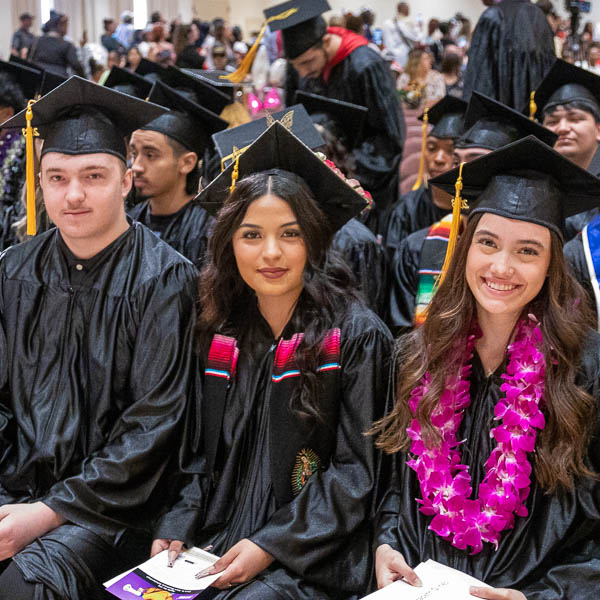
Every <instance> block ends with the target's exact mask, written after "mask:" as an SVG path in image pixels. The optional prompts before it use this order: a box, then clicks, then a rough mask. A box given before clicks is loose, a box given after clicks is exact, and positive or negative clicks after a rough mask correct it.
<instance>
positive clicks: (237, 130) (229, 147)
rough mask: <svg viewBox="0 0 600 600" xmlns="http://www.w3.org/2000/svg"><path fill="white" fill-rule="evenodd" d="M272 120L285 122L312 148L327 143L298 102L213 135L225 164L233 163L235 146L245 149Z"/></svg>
mask: <svg viewBox="0 0 600 600" xmlns="http://www.w3.org/2000/svg"><path fill="white" fill-rule="evenodd" d="M272 120H275V121H281V122H282V123H284V124H285V126H286V127H288V128H289V129H290V131H291V132H292V133H293V134H294V135H295V136H296V137H297V138H299V139H300V140H302V143H303V144H304V145H306V146H308V147H309V148H310V149H314V148H319V147H320V146H323V145H324V144H325V141H324V140H323V138H322V137H321V134H320V133H319V132H318V131H317V130H316V129H315V126H314V124H313V122H312V120H311V118H310V117H309V116H308V113H307V112H306V109H305V108H304V106H302V105H301V104H297V105H295V106H290V107H289V108H286V109H285V110H281V111H279V112H276V113H273V114H272V115H271V116H270V117H263V118H262V119H256V120H255V121H250V123H244V124H243V125H239V126H238V127H234V128H233V129H227V130H226V131H221V132H219V133H216V134H215V135H213V140H214V142H215V146H216V148H217V152H218V153H219V156H220V157H221V160H222V161H223V162H224V166H229V165H230V164H231V163H232V161H233V159H232V155H233V149H234V147H235V148H237V149H238V150H244V149H245V148H247V147H248V146H250V144H252V142H254V140H256V139H257V138H259V137H260V136H261V135H262V134H263V133H264V132H265V131H266V130H267V129H268V127H269V123H271V121H272Z"/></svg>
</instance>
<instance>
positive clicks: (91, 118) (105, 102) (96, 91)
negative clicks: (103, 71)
mask: <svg viewBox="0 0 600 600" xmlns="http://www.w3.org/2000/svg"><path fill="white" fill-rule="evenodd" d="M32 110H33V119H32V121H31V126H32V127H34V128H37V129H38V130H39V134H40V137H42V138H43V139H44V146H43V149H42V156H43V155H44V154H46V153H48V152H60V153H62V154H95V153H100V152H103V153H104V152H105V153H108V154H113V155H115V156H118V157H119V158H120V159H122V160H123V161H126V160H127V156H126V148H125V142H124V137H125V136H127V135H129V133H131V132H132V131H133V130H134V129H139V128H140V127H141V126H142V125H144V124H145V123H146V122H147V121H150V120H152V119H154V118H156V117H158V116H159V115H161V114H162V113H164V112H165V111H166V109H165V108H163V107H162V106H157V105H156V104H151V103H150V102H143V101H141V100H138V99H137V98H132V97H131V96H127V95H125V94H122V93H121V92H117V91H114V90H111V89H110V88H105V87H104V86H101V85H98V84H96V83H93V82H91V81H88V80H87V79H82V78H81V77H78V76H76V75H73V76H72V77H70V78H69V79H68V80H67V81H66V82H65V83H63V84H61V85H59V86H58V87H57V88H55V89H54V90H52V91H51V92H49V93H48V94H46V95H45V96H43V97H42V98H40V100H38V101H37V102H35V103H34V104H33V106H32ZM26 112H27V109H25V110H22V111H21V112H19V113H18V114H16V115H15V116H14V117H12V118H10V119H8V120H7V121H6V122H5V123H3V125H2V127H18V128H25V127H26V126H27V119H26Z"/></svg>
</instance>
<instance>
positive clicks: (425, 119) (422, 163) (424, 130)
mask: <svg viewBox="0 0 600 600" xmlns="http://www.w3.org/2000/svg"><path fill="white" fill-rule="evenodd" d="M428 124H429V108H426V109H425V110H424V112H423V125H422V126H421V130H422V136H423V137H422V141H421V159H420V160H419V175H418V176H417V181H415V184H414V185H413V186H412V191H413V192H414V191H415V190H418V189H419V188H420V187H421V184H422V183H423V175H424V174H425V145H426V144H427V125H428Z"/></svg>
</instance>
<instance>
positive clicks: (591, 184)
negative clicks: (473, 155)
mask: <svg viewBox="0 0 600 600" xmlns="http://www.w3.org/2000/svg"><path fill="white" fill-rule="evenodd" d="M431 183H432V184H434V185H438V186H439V187H441V188H442V189H445V190H446V191H454V190H455V191H456V197H455V206H456V207H457V208H456V210H455V211H454V212H455V214H454V217H455V218H454V220H455V221H456V222H457V221H458V218H459V217H460V209H461V205H462V208H463V209H466V208H470V209H471V210H470V214H469V218H468V223H467V226H466V230H465V231H464V233H463V235H461V237H460V240H459V241H458V243H457V244H456V251H455V252H454V254H452V249H450V250H449V255H448V256H447V265H445V268H444V270H443V275H442V280H441V282H440V283H439V289H438V291H437V293H436V295H435V296H434V298H433V300H432V303H431V305H430V306H429V309H428V313H427V319H426V321H425V323H424V325H423V326H422V327H420V328H418V329H416V330H415V331H414V332H412V333H411V334H409V335H408V336H406V337H405V338H401V340H400V343H399V346H400V352H399V356H398V363H397V364H398V376H397V385H398V391H397V401H396V404H395V406H394V408H393V409H392V411H391V412H390V413H389V415H388V416H387V417H385V418H384V419H382V420H381V421H379V422H378V423H376V424H375V426H374V428H373V430H372V432H373V433H376V434H378V437H377V445H378V446H379V447H380V448H382V449H384V450H385V451H386V452H387V453H388V454H392V455H393V457H392V458H393V461H394V463H395V464H394V468H393V470H392V472H393V476H392V481H391V482H390V484H389V486H388V487H387V492H386V494H385V496H384V498H383V501H382V502H381V504H380V508H379V512H378V515H377V524H376V537H375V546H374V547H375V550H376V575H377V583H378V586H379V587H384V586H385V585H387V584H389V583H391V582H392V581H395V580H397V579H402V578H404V579H405V580H407V581H408V582H409V583H411V584H413V585H419V580H418V577H417V576H416V574H415V573H414V571H413V570H412V568H414V567H416V566H417V564H419V563H420V562H423V561H426V560H427V559H434V560H436V561H438V562H441V563H444V564H446V565H448V566H450V567H453V568H456V569H458V570H461V571H463V572H465V573H467V574H469V575H472V576H473V577H476V578H477V579H480V580H482V581H484V582H486V583H487V584H489V585H491V586H493V587H492V588H490V589H487V588H486V589H483V588H472V589H471V594H472V595H473V596H474V597H480V598H489V599H492V600H496V599H509V600H513V599H514V600H523V598H527V599H528V600H534V599H535V600H542V599H543V600H550V599H554V598H556V599H558V598H577V599H578V600H579V599H587V598H590V599H591V598H596V597H597V591H598V585H599V582H600V542H599V540H600V482H599V479H598V476H597V473H598V472H599V471H600V454H599V453H598V436H599V423H598V398H599V397H600V388H599V385H600V337H599V336H598V334H597V333H596V332H594V331H592V330H591V328H590V327H589V324H590V323H592V322H593V321H592V319H593V317H592V316H591V315H590V312H589V307H588V305H587V303H586V300H585V298H584V292H583V290H582V289H581V288H580V287H579V286H578V284H577V283H576V282H575V280H574V279H573V277H572V276H571V274H570V272H569V271H568V268H567V267H566V265H565V262H564V259H563V255H562V245H563V238H562V229H563V227H564V219H565V218H566V217H568V216H569V215H571V214H575V213H578V212H581V211H583V210H587V209H589V208H591V207H592V206H593V205H597V203H598V197H599V196H598V194H599V192H600V180H598V179H596V178H595V177H593V176H591V175H589V174H588V173H586V172H585V171H583V170H582V169H580V168H578V167H576V166H575V165H574V164H573V163H570V162H569V161H567V160H565V159H564V158H562V157H561V156H560V155H558V154H557V153H556V152H555V151H554V150H552V149H550V148H549V147H545V146H544V145H543V144H542V143H540V142H539V141H537V140H536V139H534V138H533V137H532V136H530V137H529V138H525V139H524V140H521V141H519V142H516V143H514V144H511V145H509V146H506V147H505V148H504V149H501V150H498V151H496V152H494V153H492V154H489V155H487V156H485V157H482V158H481V159H478V160H476V161H474V162H472V163H469V164H468V165H466V166H465V167H464V169H463V168H462V165H461V167H460V168H459V169H456V170H454V171H451V172H448V173H446V174H444V175H441V176H440V177H438V178H436V179H434V180H432V181H431ZM461 192H462V197H461ZM467 202H468V203H469V205H468V206H467ZM451 238H452V236H451ZM451 241H452V240H451ZM449 247H450V248H451V247H452V243H450V244H449ZM444 275H445V277H444Z"/></svg>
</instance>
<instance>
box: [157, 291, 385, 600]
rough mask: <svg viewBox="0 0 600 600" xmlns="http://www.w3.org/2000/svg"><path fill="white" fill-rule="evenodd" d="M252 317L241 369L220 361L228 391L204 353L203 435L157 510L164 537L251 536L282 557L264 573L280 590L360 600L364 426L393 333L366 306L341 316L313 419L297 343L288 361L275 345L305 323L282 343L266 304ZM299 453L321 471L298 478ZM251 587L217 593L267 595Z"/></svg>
mask: <svg viewBox="0 0 600 600" xmlns="http://www.w3.org/2000/svg"><path fill="white" fill-rule="evenodd" d="M300 301H301V300H300ZM248 321H249V323H248V326H247V327H246V331H245V333H244V335H243V337H242V338H240V339H239V340H238V342H237V343H238V348H239V358H238V359H237V366H236V367H235V373H234V374H232V373H233V368H230V367H228V366H226V365H227V364H228V363H227V360H226V359H223V360H222V361H221V365H220V367H219V368H220V371H219V372H220V373H221V379H220V381H225V384H224V387H223V388H222V390H221V392H220V393H217V392H216V391H215V388H214V385H218V383H219V379H217V377H215V376H211V375H209V373H210V370H208V371H206V373H204V368H206V360H205V358H204V357H203V358H202V362H203V363H204V364H203V367H202V372H203V373H204V374H203V375H202V376H201V377H200V381H199V390H198V393H197V398H198V404H197V406H196V410H195V414H194V415H193V416H190V417H189V419H190V420H189V422H188V423H187V426H186V431H187V432H202V433H201V434H194V436H195V437H196V440H195V442H194V440H193V439H188V447H189V448H190V449H191V450H192V453H191V458H190V457H188V458H187V459H183V458H182V471H183V473H185V474H186V475H187V476H186V479H185V485H183V486H182V487H181V489H182V494H181V499H180V501H179V502H178V503H177V505H176V506H175V507H174V508H173V509H172V510H171V511H170V512H169V513H167V514H166V515H165V516H164V517H163V518H162V519H161V522H160V523H159V525H158V528H157V532H156V537H159V538H169V539H183V540H186V541H188V543H192V542H193V543H195V544H196V545H199V546H205V545H208V544H212V545H213V546H214V548H213V550H212V551H213V552H215V553H216V554H219V555H220V554H223V553H224V552H225V551H227V550H228V549H229V548H230V547H231V546H232V545H233V544H235V543H236V542H238V541H239V540H240V539H243V538H248V539H250V540H251V541H253V542H254V543H255V544H257V545H258V546H260V547H261V548H263V549H264V550H265V551H266V552H268V553H269V554H271V555H272V556H273V557H274V558H275V562H273V564H272V565H271V566H270V567H269V568H268V569H267V570H266V571H264V572H262V573H261V574H259V575H258V577H257V579H258V581H260V582H263V583H265V584H267V585H268V587H269V588H270V589H271V590H274V591H275V592H276V593H277V594H279V596H277V597H280V598H295V599H298V600H301V599H309V598H313V599H323V600H326V599H328V598H345V597H348V596H350V595H352V597H359V598H360V597H362V595H364V591H365V588H366V585H367V582H368V578H369V575H370V564H369V563H370V560H371V559H370V556H369V555H370V553H369V549H368V539H369V529H370V521H369V520H367V519H368V517H369V514H370V505H371V496H372V490H373V487H374V485H375V481H376V474H375V469H376V465H375V462H376V461H375V449H374V446H373V441H372V439H370V438H367V437H365V436H364V435H363V432H364V431H366V429H368V427H369V426H370V424H371V423H372V421H373V419H375V418H377V415H380V414H382V411H383V409H384V403H385V399H386V390H387V384H388V376H389V372H390V371H389V368H390V356H391V351H392V339H391V336H390V334H389V331H388V330H387V328H386V327H385V325H383V323H382V322H381V321H380V320H379V319H378V318H377V317H376V316H375V315H374V314H373V313H372V312H371V311H370V310H368V309H367V308H365V307H364V306H362V305H358V304H354V305H353V306H352V307H351V308H350V310H348V311H346V312H343V313H340V314H338V315H337V316H336V318H335V323H334V327H335V328H339V337H338V338H337V339H338V340H339V342H338V344H337V346H335V344H334V347H337V348H338V350H337V351H336V350H331V345H330V344H329V343H328V344H326V346H327V347H328V348H329V350H327V357H325V356H324V357H323V359H324V361H325V362H326V363H327V364H328V365H329V368H324V369H321V370H320V372H319V373H318V375H317V376H318V377H319V380H320V382H321V384H322V393H321V399H320V406H321V408H322V411H323V415H324V418H325V421H324V422H323V423H321V424H319V425H314V426H313V425H310V424H308V423H306V422H305V421H303V420H302V419H300V417H298V416H297V415H296V413H294V412H293V411H292V410H291V408H290V399H291V397H292V395H293V393H294V390H295V389H296V386H297V385H298V383H299V377H298V376H297V371H294V363H293V362H291V363H290V362H289V359H290V358H292V357H293V352H292V353H291V354H287V357H288V360H287V361H286V360H283V361H281V360H280V358H279V357H281V354H280V350H279V347H287V348H288V349H289V347H290V345H289V344H290V340H291V338H292V336H293V335H294V334H295V333H297V332H298V331H297V329H296V328H295V327H294V325H293V322H294V317H292V319H291V321H290V323H288V325H287V326H286V328H285V330H284V332H283V334H282V336H281V338H280V340H276V339H274V338H273V335H272V332H271V330H270V328H269V326H268V325H267V323H266V322H265V321H264V320H263V318H262V317H261V316H260V314H259V313H258V309H256V310H255V314H254V315H253V316H252V318H251V319H248ZM332 331H333V330H332ZM330 333H331V332H330ZM227 339H228V340H231V339H232V338H227ZM328 339H331V338H328ZM225 354H226V353H224V352H220V353H219V355H220V356H224V355H225ZM276 356H277V357H278V358H275V357H276ZM292 361H293V359H292ZM223 363H225V364H223ZM208 365H209V366H211V365H212V363H211V362H210V361H209V362H208ZM336 365H337V366H336ZM213 366H214V365H213ZM224 373H227V374H228V375H230V376H231V379H230V380H229V381H228V382H227V381H226V380H225V379H224V378H223V374H224ZM294 373H296V375H294ZM215 381H216V382H217V383H216V384H215V383H214V382H215ZM192 437H193V436H192ZM313 451H314V452H313ZM303 452H304V456H305V457H306V455H307V454H308V455H309V456H312V458H313V460H314V463H313V465H312V466H311V470H312V471H313V474H312V476H309V477H308V478H307V479H305V480H304V481H303V486H302V485H300V486H299V485H297V484H298V482H299V475H300V473H299V471H298V467H299V460H300V458H301V457H302V453H303ZM311 452H312V453H313V454H311ZM211 465H212V466H211ZM294 494H295V495H294ZM251 586H252V583H250V584H248V585H247V586H239V587H234V588H233V589H232V590H230V591H229V590H228V591H225V592H222V593H220V594H219V595H218V596H217V597H218V598H235V597H237V594H238V593H240V588H246V589H245V590H244V592H242V594H245V593H250V596H246V595H244V596H243V597H244V598H246V597H252V598H260V597H261V595H260V593H257V594H256V595H252V592H253V588H251Z"/></svg>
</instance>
